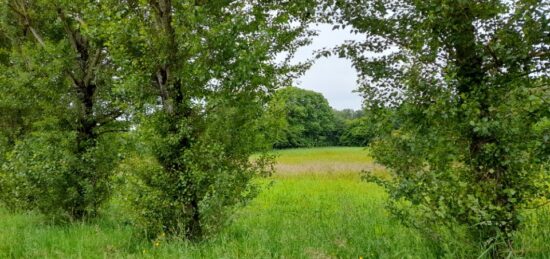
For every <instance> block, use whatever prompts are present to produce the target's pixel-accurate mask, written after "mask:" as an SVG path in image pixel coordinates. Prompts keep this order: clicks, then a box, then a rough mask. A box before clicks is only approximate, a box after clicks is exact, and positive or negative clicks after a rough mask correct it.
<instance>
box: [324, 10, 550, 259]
mask: <svg viewBox="0 0 550 259" xmlns="http://www.w3.org/2000/svg"><path fill="white" fill-rule="evenodd" d="M325 11H326V13H328V16H327V17H328V18H329V20H331V21H333V22H335V24H336V26H350V27H351V28H352V31H354V32H356V33H362V34H365V35H366V41H364V42H352V43H349V44H345V45H343V46H341V47H340V48H338V49H337V50H336V51H335V52H336V53H337V54H339V55H341V56H345V57H348V58H350V59H351V60H352V61H353V64H354V66H355V67H356V68H357V70H358V71H359V74H360V78H361V81H362V86H361V91H362V93H363V94H364V96H365V97H366V100H365V103H366V104H367V106H368V107H367V108H368V110H370V111H372V112H376V111H383V110H384V109H383V108H384V107H398V109H396V111H397V112H396V114H395V116H397V117H394V119H391V118H389V119H387V121H388V122H392V123H389V124H388V126H387V127H386V128H385V129H384V128H382V130H381V131H380V133H381V134H382V135H380V136H379V138H378V141H377V142H376V143H375V145H374V147H373V152H374V154H375V156H376V157H377V159H378V161H380V162H381V163H383V164H384V165H386V166H387V167H388V168H390V169H391V171H392V172H393V173H394V176H395V177H394V179H393V181H390V182H383V184H385V186H386V187H387V188H388V191H389V192H390V195H391V198H392V203H391V206H390V208H391V209H392V211H393V212H394V213H395V214H397V215H400V217H401V218H402V219H405V221H406V222H407V223H409V224H411V225H413V226H416V227H418V228H420V229H422V230H424V231H425V232H426V233H427V234H428V235H429V236H430V237H432V238H434V239H435V240H439V239H440V238H441V235H439V233H441V231H442V229H444V228H447V227H448V228H447V230H449V229H455V227H456V226H462V227H464V229H465V230H466V231H467V233H468V235H467V236H466V237H465V239H464V240H473V241H476V242H477V244H479V245H481V246H485V247H486V248H487V249H488V250H489V251H491V253H490V254H492V255H493V256H502V255H503V254H502V253H503V251H504V250H505V249H506V248H507V247H511V244H510V243H511V240H512V236H513V235H514V233H515V231H516V230H517V229H518V228H519V227H520V226H521V224H522V212H523V211H524V210H525V209H528V208H532V207H536V206H538V205H539V204H541V203H544V202H546V201H547V200H548V199H549V198H550V175H549V172H550V170H549V169H550V168H549V166H550V160H549V159H550V153H549V149H548V147H549V144H550V143H549V140H550V135H549V134H550V127H549V125H550V124H549V123H548V121H549V118H550V109H549V107H550V99H549V97H550V87H549V83H550V79H549V77H548V75H549V74H548V66H549V64H550V62H549V55H550V52H549V46H550V37H548V35H549V33H550V27H549V26H550V21H549V17H548V13H549V11H550V10H549V6H548V3H547V2H545V1H523V0H517V1H445V0H433V1H413V0H411V1H394V0H375V1H366V0H349V1H330V0H329V1H327V2H326V5H325ZM396 120H398V121H399V123H398V124H397V125H398V127H397V128H395V127H394V126H395V125H396V124H395V123H393V122H395V121H396ZM439 241H442V240H439ZM440 243H441V244H444V243H442V242H440ZM441 247H442V249H444V247H445V246H444V245H442V246H441ZM442 251H443V250H442ZM443 252H444V251H443Z"/></svg>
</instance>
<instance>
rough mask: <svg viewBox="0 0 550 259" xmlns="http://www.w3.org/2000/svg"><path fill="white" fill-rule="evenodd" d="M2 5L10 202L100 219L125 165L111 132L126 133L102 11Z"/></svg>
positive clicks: (3, 180) (5, 193)
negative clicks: (116, 171)
mask: <svg viewBox="0 0 550 259" xmlns="http://www.w3.org/2000/svg"><path fill="white" fill-rule="evenodd" d="M0 6H1V10H2V11H1V12H2V13H1V20H0V35H1V36H0V38H1V39H2V40H1V41H2V51H1V53H2V57H3V61H2V64H0V66H2V67H1V75H0V81H1V82H0V83H1V84H2V96H1V97H0V99H1V101H0V109H1V110H2V111H3V112H2V115H1V117H2V119H4V122H5V123H3V127H2V131H1V132H0V134H1V135H2V137H1V138H3V139H4V140H3V141H2V142H3V144H4V145H3V148H2V149H3V150H2V151H3V153H2V156H3V158H2V159H0V161H3V160H4V163H3V166H2V169H1V171H0V184H1V185H2V194H1V195H0V197H1V198H2V200H4V201H5V203H7V204H8V205H10V207H12V208H15V207H19V208H23V209H34V208H38V209H39V210H41V211H42V212H44V213H47V214H52V215H53V216H56V217H60V218H72V219H81V218H83V217H85V216H88V215H95V214H96V212H97V210H98V207H99V206H100V205H101V203H102V202H103V201H105V200H106V199H107V197H108V194H109V189H110V187H109V183H108V181H109V175H110V173H111V171H112V168H113V167H114V166H115V165H116V160H117V155H116V154H117V151H116V148H113V145H112V144H113V143H114V142H113V141H112V140H111V139H109V136H108V135H109V134H108V133H109V132H111V131H113V130H120V129H122V128H124V125H121V124H123V123H121V122H120V121H117V120H116V119H117V118H118V117H119V116H120V115H121V114H122V112H123V107H124V104H123V103H121V102H120V99H121V98H120V97H121V95H120V94H119V92H118V91H117V89H116V87H115V82H114V77H113V75H114V72H115V68H114V67H113V66H112V64H111V62H110V60H109V57H108V52H107V50H106V49H105V46H104V39H103V38H102V37H101V35H99V34H98V33H97V30H92V29H90V28H95V26H96V25H97V24H95V23H94V22H95V20H94V18H95V17H97V15H98V11H99V10H98V9H97V6H96V5H95V4H90V3H88V2H85V1H84V2H82V1H80V2H79V1H55V2H50V1H1V2H0ZM84 20H85V21H86V22H84Z"/></svg>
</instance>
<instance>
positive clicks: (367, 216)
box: [0, 148, 550, 258]
mask: <svg viewBox="0 0 550 259" xmlns="http://www.w3.org/2000/svg"><path fill="white" fill-rule="evenodd" d="M277 153H278V154H279V158H278V165H277V170H278V172H277V173H276V174H275V175H274V176H273V177H272V178H271V179H269V180H267V182H266V185H269V188H267V189H266V190H265V191H263V192H262V193H261V194H260V195H259V196H258V197H257V198H256V199H255V200H253V201H252V202H251V203H250V204H249V205H248V206H246V207H244V208H242V209H240V210H238V211H237V213H236V214H235V216H234V218H233V220H232V222H231V224H229V225H228V226H227V227H226V228H225V229H224V230H223V231H222V233H221V234H220V235H218V236H216V237H212V238H210V239H208V240H207V241H204V242H203V243H201V244H189V243H187V242H184V241H178V240H170V241H168V240H164V239H159V240H155V241H146V240H144V239H141V238H139V235H136V233H135V230H134V229H133V228H132V227H131V225H129V224H128V223H125V220H124V215H122V214H121V212H120V210H118V209H117V208H116V206H114V205H113V206H111V208H110V209H108V210H106V212H105V216H104V217H102V218H101V219H98V220H97V221H96V222H88V223H85V224H84V223H79V224H73V225H69V226H55V225H51V224H48V222H45V221H44V219H43V218H42V217H41V216H39V215H36V214H32V213H30V214H15V215H14V214H10V213H8V212H6V211H5V210H2V209H1V208H0V258H33V257H40V258H142V257H144V258H360V257H363V258H435V255H434V253H433V250H432V249H431V246H430V244H428V243H426V242H425V241H423V239H421V237H420V235H418V233H416V232H415V231H413V230H410V229H407V228H404V227H402V226H400V225H399V224H398V222H396V221H394V220H392V218H391V217H390V216H389V215H388V213H387V212H385V210H384V200H385V199H386V195H385V193H384V192H383V190H382V189H381V188H379V187H377V186H375V185H372V184H369V183H364V182H361V181H360V178H359V173H358V172H359V171H360V170H362V169H368V170H374V171H378V172H380V173H382V172H383V168H382V167H380V166H376V165H374V164H373V162H372V159H371V158H370V157H369V156H368V152H367V151H365V150H363V149H360V148H319V149H297V150H285V151H278V152H277ZM527 216H528V217H530V221H529V222H530V224H527V225H526V227H525V229H524V230H523V231H522V232H521V233H520V234H519V235H518V237H517V238H516V239H517V242H516V244H517V250H518V251H522V252H523V254H524V256H526V257H538V258H550V216H549V211H548V210H541V211H536V212H532V213H530V214H529V215H527ZM452 249H455V250H456V251H459V250H460V247H456V248H452ZM452 249H451V250H452ZM480 252H481V251H480Z"/></svg>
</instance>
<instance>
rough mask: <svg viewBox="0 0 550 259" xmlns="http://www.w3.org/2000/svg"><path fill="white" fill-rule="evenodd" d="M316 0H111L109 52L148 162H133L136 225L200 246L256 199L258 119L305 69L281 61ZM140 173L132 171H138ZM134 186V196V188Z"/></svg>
mask: <svg viewBox="0 0 550 259" xmlns="http://www.w3.org/2000/svg"><path fill="white" fill-rule="evenodd" d="M307 4H308V2H307V1H305V2H303V3H302V2H301V1H293V2H292V3H290V2H279V1H252V0H251V1H198V0H196V1H170V0H152V1H128V2H120V1H118V0H117V1H111V2H109V4H106V5H105V7H104V8H105V9H103V10H102V11H103V12H105V13H106V14H108V16H109V17H110V18H109V20H106V21H105V22H106V23H108V24H109V26H105V27H108V28H110V29H109V31H107V32H106V33H108V34H109V35H110V41H109V43H108V44H109V46H113V47H114V48H116V51H114V52H113V58H114V60H115V62H117V64H120V66H121V67H122V71H123V75H122V78H123V80H125V82H126V86H127V88H128V89H131V90H129V91H132V92H135V93H137V94H136V95H135V96H136V99H134V104H136V106H137V107H138V109H140V113H139V114H138V116H137V118H136V119H139V122H140V125H139V126H138V131H139V132H140V134H141V136H142V137H143V139H144V141H145V143H147V145H148V147H149V152H150V154H151V156H152V157H153V158H152V159H148V160H146V161H150V163H146V164H143V163H141V165H142V166H141V167H140V164H136V166H128V168H133V170H129V171H130V173H129V174H128V178H127V179H129V181H130V186H131V188H130V192H129V193H130V194H129V195H130V197H132V199H131V201H132V202H133V205H134V209H133V210H134V212H136V213H135V214H136V215H135V217H134V218H135V220H136V222H137V223H138V224H140V225H141V226H142V227H144V228H145V229H146V230H147V233H148V235H149V236H150V237H154V236H155V235H158V234H160V233H161V232H164V233H167V234H170V235H174V236H180V237H183V238H186V239H188V240H200V239H202V238H203V237H204V236H205V234H208V233H209V232H210V231H212V230H215V228H216V227H217V226H218V225H219V224H220V223H223V222H224V220H225V218H226V217H224V215H226V213H227V212H228V209H230V208H231V207H233V206H235V205H236V204H238V203H240V202H241V201H242V200H246V199H247V198H248V197H251V196H253V194H254V193H255V192H254V186H253V184H252V183H251V179H252V178H253V177H255V176H258V175H260V174H262V173H264V172H265V170H264V169H263V166H262V165H263V164H262V163H258V162H261V161H262V160H259V161H256V162H254V163H253V162H251V161H250V160H249V156H250V155H251V153H252V152H254V151H256V150H257V145H256V140H257V138H256V137H257V135H258V126H257V125H258V120H259V118H260V116H261V115H262V110H263V106H264V105H265V102H266V100H267V98H268V97H269V96H270V94H271V93H272V92H273V91H274V89H276V88H277V87H278V86H279V85H280V84H282V83H283V82H286V80H284V79H286V74H287V73H293V72H296V71H297V70H296V69H299V67H294V66H289V65H288V64H287V62H286V63H284V64H278V63H276V62H275V61H274V58H275V55H276V54H277V53H284V52H287V53H290V54H292V53H294V51H295V49H296V47H297V46H299V45H302V44H305V43H307V41H304V40H302V37H303V36H305V35H306V34H307V30H306V29H305V27H304V25H303V24H302V22H303V19H307V16H308V12H309V11H308V9H309V8H310V7H309V6H308V5H307ZM131 172H133V173H131ZM132 190H134V191H132Z"/></svg>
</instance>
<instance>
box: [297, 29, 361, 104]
mask: <svg viewBox="0 0 550 259" xmlns="http://www.w3.org/2000/svg"><path fill="white" fill-rule="evenodd" d="M314 28H315V29H316V30H318V31H319V35H318V36H317V37H316V38H315V39H314V40H313V44H311V45H309V46H307V47H304V48H302V49H301V50H299V51H298V53H296V57H295V58H296V60H306V59H308V58H311V57H312V56H313V52H314V51H315V50H318V49H322V48H324V47H334V46H336V45H338V44H341V43H343V42H344V41H345V40H350V39H360V37H359V36H357V35H353V34H350V33H349V32H348V31H347V30H346V31H342V30H338V31H333V30H332V25H318V26H315V27H314ZM356 80H357V73H356V72H355V70H354V69H353V68H352V67H351V62H350V61H349V60H345V59H340V58H338V57H329V58H321V59H318V60H317V61H316V62H315V64H314V65H313V66H312V67H311V69H310V70H309V71H308V72H307V73H306V74H305V75H304V76H302V77H301V78H299V79H298V80H297V81H296V85H297V86H298V87H300V88H304V89H309V90H313V91H316V92H320V93H322V94H323V95H324V96H325V98H327V99H328V101H329V103H330V105H331V106H332V107H333V108H336V109H339V110H341V109H345V108H351V109H354V110H358V109H360V108H361V102H362V99H361V97H360V96H359V95H358V94H357V93H353V92H352V91H353V90H355V89H357V82H356Z"/></svg>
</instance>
